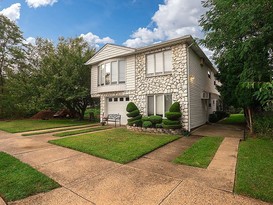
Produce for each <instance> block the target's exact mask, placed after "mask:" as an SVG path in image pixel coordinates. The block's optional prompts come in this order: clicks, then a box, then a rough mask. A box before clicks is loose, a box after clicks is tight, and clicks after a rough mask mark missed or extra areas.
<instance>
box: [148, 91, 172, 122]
mask: <svg viewBox="0 0 273 205" xmlns="http://www.w3.org/2000/svg"><path fill="white" fill-rule="evenodd" d="M147 100H148V103H147V106H148V109H147V110H148V112H147V114H148V116H149V115H159V116H162V117H165V112H168V110H169V108H170V107H171V105H172V95H171V94H157V95H148V97H147Z"/></svg>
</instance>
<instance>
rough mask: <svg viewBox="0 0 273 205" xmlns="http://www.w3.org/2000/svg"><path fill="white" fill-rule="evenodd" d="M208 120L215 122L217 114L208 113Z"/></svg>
mask: <svg viewBox="0 0 273 205" xmlns="http://www.w3.org/2000/svg"><path fill="white" fill-rule="evenodd" d="M209 122H212V123H215V122H218V118H217V115H216V114H214V113H213V114H210V115H209Z"/></svg>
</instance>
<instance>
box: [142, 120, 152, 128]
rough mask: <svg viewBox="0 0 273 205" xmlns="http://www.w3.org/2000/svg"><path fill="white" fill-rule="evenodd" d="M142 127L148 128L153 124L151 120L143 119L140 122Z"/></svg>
mask: <svg viewBox="0 0 273 205" xmlns="http://www.w3.org/2000/svg"><path fill="white" fill-rule="evenodd" d="M142 127H145V128H150V127H153V124H152V122H150V121H144V122H143V123H142Z"/></svg>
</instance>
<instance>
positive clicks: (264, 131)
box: [253, 112, 273, 139]
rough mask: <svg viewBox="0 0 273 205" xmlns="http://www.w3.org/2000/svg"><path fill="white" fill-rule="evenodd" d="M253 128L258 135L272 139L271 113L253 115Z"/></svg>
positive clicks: (272, 116) (272, 115) (272, 120)
mask: <svg viewBox="0 0 273 205" xmlns="http://www.w3.org/2000/svg"><path fill="white" fill-rule="evenodd" d="M253 130H254V132H255V133H257V134H258V136H259V137H266V138H272V139H273V113H272V112H266V113H260V114H258V115H256V116H254V122H253Z"/></svg>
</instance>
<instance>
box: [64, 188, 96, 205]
mask: <svg viewBox="0 0 273 205" xmlns="http://www.w3.org/2000/svg"><path fill="white" fill-rule="evenodd" d="M63 188H65V189H67V190H68V191H71V192H72V193H74V194H76V195H77V196H78V197H80V198H82V199H84V200H86V201H88V202H90V203H91V204H94V205H96V203H94V202H92V201H90V200H88V199H86V198H84V197H83V196H81V195H79V194H78V193H76V192H74V191H72V190H71V189H69V188H67V187H65V186H63Z"/></svg>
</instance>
